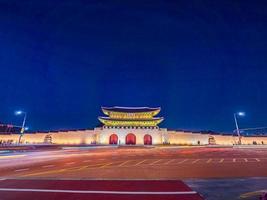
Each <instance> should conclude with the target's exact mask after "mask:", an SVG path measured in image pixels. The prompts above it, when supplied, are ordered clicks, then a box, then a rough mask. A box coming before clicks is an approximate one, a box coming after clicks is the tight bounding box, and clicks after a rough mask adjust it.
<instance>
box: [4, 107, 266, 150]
mask: <svg viewBox="0 0 267 200" xmlns="http://www.w3.org/2000/svg"><path fill="white" fill-rule="evenodd" d="M102 111H103V113H104V115H105V116H102V117H99V118H98V119H99V120H100V122H101V123H102V125H101V126H100V127H96V128H94V129H75V130H58V131H37V132H26V133H25V134H23V136H22V137H21V143H22V144H45V145H48V144H51V145H52V144H57V145H61V144H62V145H81V144H82V145H90V144H93V145H95V144H97V145H157V144H167V145H168V144H170V145H234V144H237V142H238V141H239V137H238V136H237V135H233V134H232V133H230V134H223V133H215V132H210V131H187V130H170V129H167V128H159V127H158V125H159V124H160V123H161V122H162V121H163V118H162V117H157V115H158V114H159V112H160V108H159V107H158V108H150V107H118V106H115V107H102ZM3 127H4V128H3ZM3 129H4V130H5V131H6V132H5V131H4V132H3ZM8 130H9V126H2V128H1V124H0V146H1V145H9V144H12V145H13V144H18V142H19V138H20V134H17V133H14V134H13V133H12V132H11V133H8ZM242 144H249V145H250V144H267V136H266V135H252V136H242Z"/></svg>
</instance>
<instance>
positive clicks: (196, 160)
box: [192, 159, 200, 164]
mask: <svg viewBox="0 0 267 200" xmlns="http://www.w3.org/2000/svg"><path fill="white" fill-rule="evenodd" d="M198 161H200V159H196V160H194V161H193V162H192V164H194V163H196V162H198Z"/></svg>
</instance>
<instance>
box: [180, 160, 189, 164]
mask: <svg viewBox="0 0 267 200" xmlns="http://www.w3.org/2000/svg"><path fill="white" fill-rule="evenodd" d="M187 160H188V159H184V160H182V161H180V162H178V164H181V163H184V162H186V161H187Z"/></svg>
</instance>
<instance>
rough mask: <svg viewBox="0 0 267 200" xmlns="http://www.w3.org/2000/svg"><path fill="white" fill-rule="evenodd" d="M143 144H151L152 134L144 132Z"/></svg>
mask: <svg viewBox="0 0 267 200" xmlns="http://www.w3.org/2000/svg"><path fill="white" fill-rule="evenodd" d="M144 145H152V136H151V135H148V134H146V135H145V136H144Z"/></svg>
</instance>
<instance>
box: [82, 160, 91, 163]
mask: <svg viewBox="0 0 267 200" xmlns="http://www.w3.org/2000/svg"><path fill="white" fill-rule="evenodd" d="M83 162H85V163H87V162H91V160H84V161H83Z"/></svg>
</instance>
